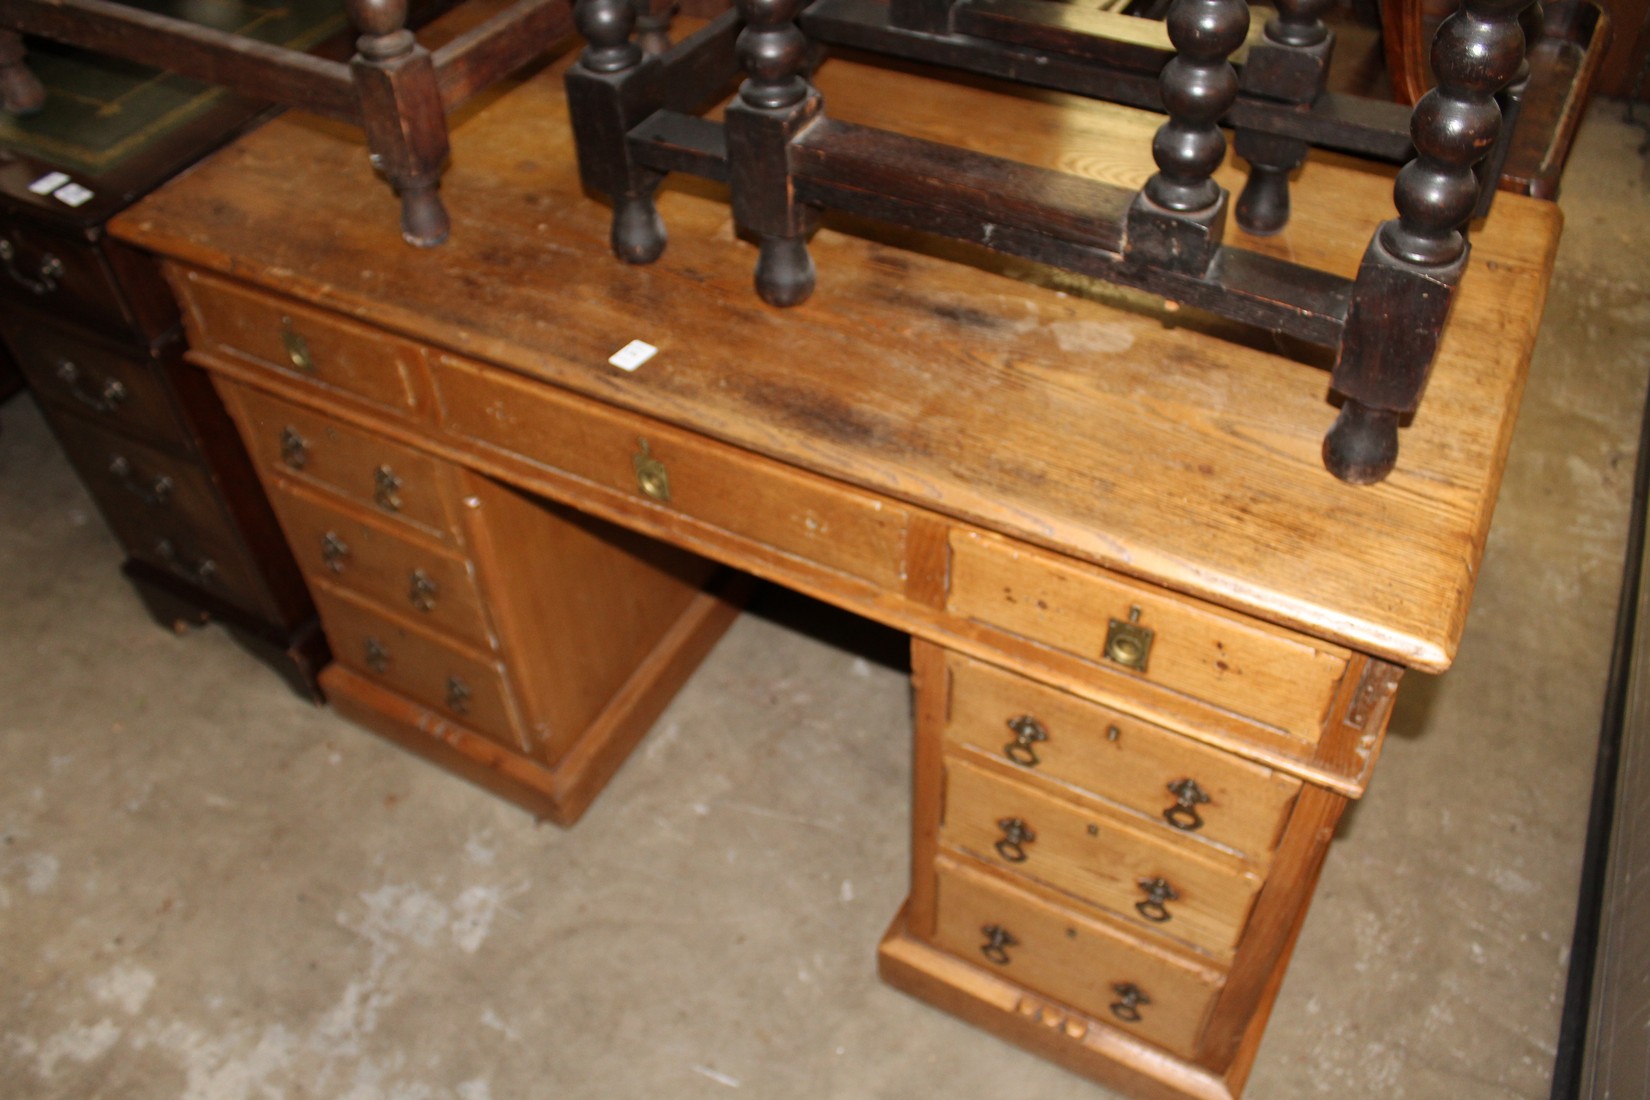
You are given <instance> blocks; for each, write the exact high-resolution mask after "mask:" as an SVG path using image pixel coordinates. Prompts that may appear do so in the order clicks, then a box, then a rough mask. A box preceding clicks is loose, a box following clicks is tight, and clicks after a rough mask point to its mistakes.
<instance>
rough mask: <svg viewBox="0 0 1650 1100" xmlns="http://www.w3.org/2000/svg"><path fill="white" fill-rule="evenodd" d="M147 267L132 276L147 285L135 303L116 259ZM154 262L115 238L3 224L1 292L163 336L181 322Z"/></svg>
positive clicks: (100, 323)
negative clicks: (93, 239)
mask: <svg viewBox="0 0 1650 1100" xmlns="http://www.w3.org/2000/svg"><path fill="white" fill-rule="evenodd" d="M111 257H115V258H118V259H119V260H120V261H121V262H122V263H123V264H124V265H126V266H133V267H143V268H145V269H146V275H147V277H146V278H145V277H144V274H140V273H138V272H136V271H134V272H132V273H130V275H129V278H131V279H133V280H135V281H136V282H138V283H141V284H143V285H141V286H139V287H138V288H137V293H138V299H139V300H137V301H134V300H133V298H132V296H131V295H128V294H127V293H126V291H125V289H124V288H123V286H122V280H121V273H120V272H119V271H117V270H116V268H115V266H114V264H113V263H112V262H111ZM163 290H164V288H163V287H161V286H160V285H159V279H158V278H156V277H155V275H154V272H153V263H152V261H149V260H147V259H144V258H140V257H139V254H138V253H136V252H132V251H129V250H127V249H125V248H124V246H121V245H118V244H114V243H112V242H107V241H106V242H104V243H103V245H102V246H101V247H100V246H99V245H98V244H94V243H93V242H91V241H88V240H77V239H76V238H74V237H70V236H64V235H61V234H59V233H53V232H50V231H48V230H46V229H44V228H42V227H39V226H35V225H28V224H23V223H20V222H12V223H11V224H8V225H6V226H4V227H3V228H0V294H3V295H5V296H7V297H10V298H13V299H15V300H17V301H20V302H26V303H27V304H28V305H30V306H32V307H33V308H35V309H39V310H42V311H44V312H47V313H51V314H54V315H56V316H59V317H66V318H74V319H76V320H80V321H86V322H90V323H91V324H94V325H98V326H102V327H114V328H119V329H123V330H127V331H132V332H138V333H141V334H143V335H144V336H147V337H153V336H158V335H160V334H161V333H162V332H164V331H165V330H166V329H167V328H169V327H170V326H171V325H173V324H175V323H176V315H175V313H174V312H173V311H172V309H171V307H170V302H169V296H168V295H166V294H164V293H163Z"/></svg>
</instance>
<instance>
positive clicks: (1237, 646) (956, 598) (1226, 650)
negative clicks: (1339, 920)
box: [947, 532, 1352, 744]
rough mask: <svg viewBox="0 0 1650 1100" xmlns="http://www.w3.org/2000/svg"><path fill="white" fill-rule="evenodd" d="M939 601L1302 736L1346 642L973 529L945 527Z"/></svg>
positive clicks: (1320, 708)
mask: <svg viewBox="0 0 1650 1100" xmlns="http://www.w3.org/2000/svg"><path fill="white" fill-rule="evenodd" d="M947 609H948V610H949V611H951V612H952V613H953V614H956V615H962V616H965V617H968V618H971V619H975V620H978V621H980V622H983V623H989V624H991V625H993V626H997V627H1001V628H1002V629H1004V630H1007V631H1010V632H1012V633H1014V634H1018V635H1020V636H1022V637H1025V638H1029V639H1031V640H1033V641H1036V642H1041V643H1042V644H1044V645H1048V646H1052V647H1054V648H1055V649H1060V650H1064V651H1066V652H1068V653H1072V654H1075V655H1076V656H1078V657H1081V658H1084V659H1085V660H1088V661H1092V662H1094V663H1095V664H1096V665H1098V666H1100V667H1104V668H1108V669H1112V670H1115V671H1117V672H1120V673H1123V674H1124V675H1127V676H1129V677H1133V678H1138V679H1140V680H1143V681H1145V682H1147V683H1151V684H1156V685H1158V686H1161V687H1164V688H1168V689H1170V690H1172V691H1176V692H1179V693H1182V694H1184V695H1188V696H1191V697H1193V698H1195V699H1199V700H1202V701H1203V702H1206V703H1210V704H1212V705H1214V706H1215V707H1218V708H1219V709H1221V710H1225V711H1228V712H1230V713H1233V714H1239V715H1242V716H1244V717H1247V718H1249V719H1252V720H1253V721H1256V722H1259V723H1261V724H1262V725H1266V726H1271V727H1273V728H1275V729H1279V730H1282V731H1283V732H1284V733H1286V734H1288V735H1290V736H1291V737H1294V738H1297V739H1299V740H1301V741H1304V742H1306V743H1308V744H1313V743H1316V742H1317V740H1318V738H1319V737H1320V736H1321V734H1322V731H1323V722H1324V716H1325V715H1326V714H1327V713H1328V711H1329V706H1330V703H1331V702H1332V701H1333V700H1334V697H1335V692H1336V689H1337V688H1338V687H1339V686H1340V683H1341V680H1342V678H1343V677H1344V676H1345V675H1346V671H1347V666H1348V665H1349V664H1350V662H1351V657H1352V655H1351V653H1350V652H1349V651H1347V650H1344V649H1341V648H1339V647H1338V646H1333V645H1330V644H1328V643H1322V642H1318V641H1316V640H1314V639H1312V638H1309V637H1307V636H1305V635H1302V634H1295V633H1292V632H1290V631H1286V630H1282V629H1279V628H1277V627H1273V626H1269V625H1266V624H1263V623H1260V622H1256V621H1253V620H1249V619H1243V618H1240V617H1238V616H1237V615H1235V614H1233V613H1231V612H1227V611H1222V610H1219V609H1217V608H1214V607H1212V606H1211V605H1208V604H1204V603H1201V602H1199V601H1197V600H1193V599H1191V598H1189V597H1185V596H1179V595H1175V594H1173V593H1170V592H1167V591H1165V590H1163V589H1158V588H1151V587H1148V586H1146V585H1143V584H1139V583H1137V582H1135V581H1130V580H1125V579H1124V578H1122V577H1119V576H1116V575H1114V574H1109V573H1105V572H1103V571H1101V570H1099V569H1096V568H1093V567H1092V566H1087V565H1080V564H1079V563H1077V562H1073V561H1068V560H1066V559H1063V558H1060V557H1058V556H1057V555H1054V554H1050V553H1046V552H1044V551H1041V550H1035V549H1032V548H1030V547H1027V546H1023V545H1019V544H1016V543H1011V542H1009V541H1008V540H1006V539H1002V538H998V537H996V536H993V535H985V534H979V533H976V532H954V533H953V534H952V536H951V589H950V594H949V597H948V600H947Z"/></svg>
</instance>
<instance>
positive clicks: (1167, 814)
mask: <svg viewBox="0 0 1650 1100" xmlns="http://www.w3.org/2000/svg"><path fill="white" fill-rule="evenodd" d="M1169 793H1170V794H1172V795H1174V797H1175V804H1174V805H1173V806H1170V807H1169V808H1168V809H1166V810H1164V811H1163V820H1165V821H1167V822H1168V823H1169V824H1170V825H1173V826H1174V827H1175V828H1177V829H1179V830H1181V831H1182V832H1187V833H1195V832H1196V831H1197V830H1199V829H1201V828H1203V815H1202V814H1200V813H1198V812H1197V808H1198V807H1199V806H1203V805H1207V804H1208V802H1209V796H1208V795H1207V794H1205V793H1204V791H1203V788H1202V787H1199V786H1198V785H1197V780H1195V779H1176V780H1175V781H1174V782H1173V783H1170V784H1169Z"/></svg>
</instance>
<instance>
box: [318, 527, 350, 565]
mask: <svg viewBox="0 0 1650 1100" xmlns="http://www.w3.org/2000/svg"><path fill="white" fill-rule="evenodd" d="M349 553H350V551H349V543H347V542H345V541H344V540H343V539H341V538H339V537H338V532H336V531H328V532H327V533H326V534H324V535H322V536H321V560H322V561H323V562H325V563H326V566H327V568H328V569H330V570H332V572H334V573H342V572H343V571H344V566H346V565H348V564H349Z"/></svg>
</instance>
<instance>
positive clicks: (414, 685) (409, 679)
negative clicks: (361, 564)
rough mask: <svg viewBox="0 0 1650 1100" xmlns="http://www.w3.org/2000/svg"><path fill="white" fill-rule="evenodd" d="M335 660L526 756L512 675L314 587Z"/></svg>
mask: <svg viewBox="0 0 1650 1100" xmlns="http://www.w3.org/2000/svg"><path fill="white" fill-rule="evenodd" d="M311 592H312V593H313V595H314V596H315V606H316V607H317V608H318V609H319V610H320V612H321V623H322V625H323V626H324V627H325V628H326V632H327V641H328V642H330V643H331V645H332V655H333V658H334V659H335V660H337V661H339V662H341V663H342V664H344V665H347V666H348V667H350V668H352V669H354V670H355V671H356V672H358V673H360V674H361V675H362V676H365V677H367V678H368V679H370V680H372V681H373V682H375V683H378V684H381V685H383V686H384V687H387V688H389V689H390V690H392V691H395V692H398V693H399V694H401V695H405V696H406V697H407V698H409V699H412V700H413V701H414V702H417V703H419V704H421V705H423V706H425V707H428V708H429V709H430V710H431V711H433V712H435V713H436V714H438V715H440V716H441V717H443V718H446V719H448V720H450V721H453V722H457V723H458V724H460V725H462V726H464V727H465V728H467V729H471V730H474V731H475V732H476V733H479V734H481V735H483V736H484V737H487V738H488V739H489V740H492V741H496V742H498V743H499V744H501V745H504V746H505V747H507V748H509V749H511V750H513V751H516V752H522V751H524V750H525V748H526V746H525V744H524V743H523V741H522V738H521V734H520V729H521V723H520V722H519V721H518V720H517V717H516V708H515V702H514V700H513V698H512V697H511V695H510V691H509V688H508V687H507V686H506V685H505V679H504V668H503V666H502V665H500V664H499V663H497V662H496V661H490V660H487V659H485V658H483V657H481V656H480V655H479V654H474V653H469V652H466V651H464V650H463V649H460V648H458V647H457V646H455V645H453V644H451V643H449V642H447V641H444V640H443V639H441V638H439V637H437V636H436V635H434V634H431V633H429V632H428V631H426V630H424V629H422V628H420V627H418V626H415V625H414V624H412V623H411V622H407V621H403V620H401V619H399V618H392V617H391V616H389V615H386V614H384V613H383V612H381V611H380V610H379V609H377V608H376V607H373V606H372V605H371V604H368V603H367V602H365V601H363V600H361V599H359V598H357V597H356V596H353V595H351V594H350V593H348V592H346V591H345V590H344V589H342V588H337V587H335V586H333V585H330V584H328V583H326V582H325V581H312V582H311Z"/></svg>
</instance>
